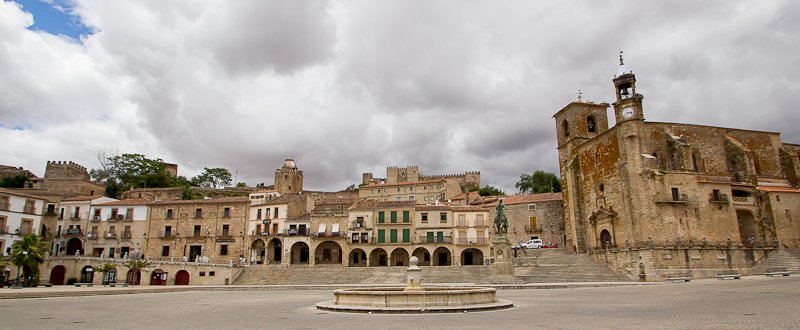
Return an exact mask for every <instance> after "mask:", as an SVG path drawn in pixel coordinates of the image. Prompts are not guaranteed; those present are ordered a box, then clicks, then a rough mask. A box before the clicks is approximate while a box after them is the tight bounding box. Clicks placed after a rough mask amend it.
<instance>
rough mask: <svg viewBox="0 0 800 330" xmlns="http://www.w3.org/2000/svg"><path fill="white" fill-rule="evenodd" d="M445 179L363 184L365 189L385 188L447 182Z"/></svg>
mask: <svg viewBox="0 0 800 330" xmlns="http://www.w3.org/2000/svg"><path fill="white" fill-rule="evenodd" d="M445 181H446V180H445V179H434V180H424V181H414V182H397V183H383V184H380V183H379V184H368V185H366V186H361V188H363V189H372V188H384V187H397V186H416V185H421V184H428V183H442V182H445Z"/></svg>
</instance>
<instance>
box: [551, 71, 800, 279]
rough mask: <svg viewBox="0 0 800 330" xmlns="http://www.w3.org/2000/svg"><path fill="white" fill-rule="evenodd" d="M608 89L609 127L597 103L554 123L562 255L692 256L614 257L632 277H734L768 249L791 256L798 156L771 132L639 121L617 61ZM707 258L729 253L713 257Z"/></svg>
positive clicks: (637, 105) (577, 107)
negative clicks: (721, 273)
mask: <svg viewBox="0 0 800 330" xmlns="http://www.w3.org/2000/svg"><path fill="white" fill-rule="evenodd" d="M613 86H614V90H615V93H616V95H615V96H616V102H614V103H613V104H612V105H611V106H612V107H613V114H614V119H615V125H614V126H612V127H608V124H607V123H608V118H607V110H608V107H609V104H606V103H592V102H586V101H582V100H578V101H576V102H572V103H570V104H568V105H567V106H566V107H564V108H563V109H561V110H560V111H558V112H557V113H556V114H555V116H554V118H555V121H556V125H557V128H558V129H557V137H558V153H559V166H560V170H561V177H562V180H563V186H564V220H565V231H566V235H567V244H569V245H574V246H575V248H576V249H577V250H578V251H581V252H587V251H588V252H593V251H602V250H605V251H608V250H620V251H631V250H632V249H638V248H650V249H651V250H650V251H652V248H654V247H665V248H666V247H678V248H682V247H697V249H687V250H685V252H686V253H687V257H686V258H684V256H678V255H674V256H673V254H675V252H669V253H667V252H664V253H662V254H648V255H642V253H641V252H639V253H638V254H637V255H627V256H625V257H621V256H619V255H618V256H616V257H617V258H621V259H620V260H619V261H618V263H619V264H620V265H622V264H625V263H628V266H624V267H627V268H628V271H629V273H632V274H639V276H640V277H646V276H647V275H648V274H651V273H652V272H653V271H652V269H659V268H662V269H667V268H669V269H678V268H680V269H686V270H689V271H691V270H692V269H697V268H700V267H703V268H708V269H718V268H725V267H728V268H740V269H741V268H746V267H749V266H752V264H753V262H754V261H755V260H758V259H759V257H760V256H762V255H763V254H765V253H768V251H769V250H770V249H772V248H777V247H789V248H796V247H800V240H798V238H799V237H798V235H800V224H798V223H797V221H794V222H793V221H792V217H793V216H795V217H796V215H797V214H798V212H800V203H798V201H800V200H798V197H800V190H798V189H797V185H798V175H797V174H798V173H800V171H798V169H800V161H799V160H798V155H799V154H800V147H799V146H798V145H796V144H788V143H784V142H782V141H781V138H780V133H776V132H761V131H753V130H746V129H734V128H722V127H711V126H701V125H692V124H681V123H659V122H647V121H646V120H645V118H646V116H645V114H646V109H645V107H644V103H643V100H644V97H643V96H642V95H641V94H639V93H637V91H636V77H635V75H634V74H633V72H632V71H630V70H628V69H627V68H626V67H625V66H624V65H623V63H622V59H621V58H620V67H619V72H618V74H617V76H616V77H615V78H614V79H613ZM712 247H717V248H724V249H726V250H725V251H722V250H716V252H715V254H714V256H711V254H712V253H711V252H710V251H712V250H710V249H711V248H712ZM673 251H676V250H673ZM673 257H674V259H673ZM622 259H624V260H622ZM684 259H685V260H686V262H679V261H681V260H684ZM637 260H638V261H637ZM673 260H675V261H673ZM637 264H638V265H637ZM665 273H666V272H665Z"/></svg>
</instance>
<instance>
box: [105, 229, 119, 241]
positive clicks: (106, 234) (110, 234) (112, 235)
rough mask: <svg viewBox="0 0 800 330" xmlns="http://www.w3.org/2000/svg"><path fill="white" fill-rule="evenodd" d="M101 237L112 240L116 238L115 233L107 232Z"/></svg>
mask: <svg viewBox="0 0 800 330" xmlns="http://www.w3.org/2000/svg"><path fill="white" fill-rule="evenodd" d="M103 237H105V238H110V239H114V238H117V233H116V232H113V231H107V232H105V234H103Z"/></svg>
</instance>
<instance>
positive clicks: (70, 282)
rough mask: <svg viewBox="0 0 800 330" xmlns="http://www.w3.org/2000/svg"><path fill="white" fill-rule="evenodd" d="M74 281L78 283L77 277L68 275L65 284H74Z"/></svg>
mask: <svg viewBox="0 0 800 330" xmlns="http://www.w3.org/2000/svg"><path fill="white" fill-rule="evenodd" d="M75 283H78V279H77V278H75V277H70V278H68V279H67V285H74V284H75Z"/></svg>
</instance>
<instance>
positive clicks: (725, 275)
mask: <svg viewBox="0 0 800 330" xmlns="http://www.w3.org/2000/svg"><path fill="white" fill-rule="evenodd" d="M740 278H742V274H739V273H737V272H735V271H732V270H729V271H722V272H719V273H717V279H720V280H738V279H740Z"/></svg>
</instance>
